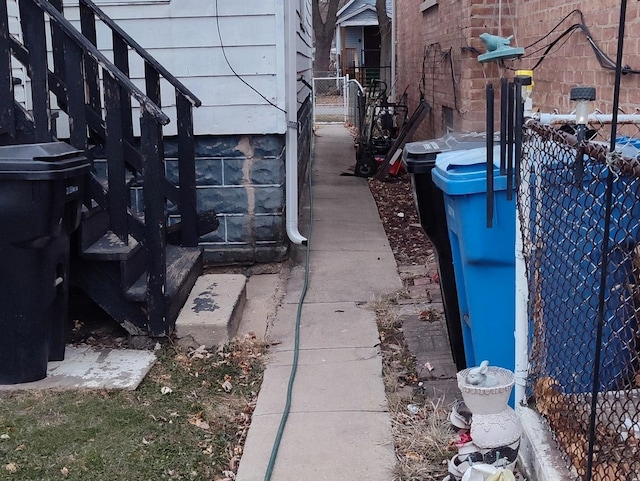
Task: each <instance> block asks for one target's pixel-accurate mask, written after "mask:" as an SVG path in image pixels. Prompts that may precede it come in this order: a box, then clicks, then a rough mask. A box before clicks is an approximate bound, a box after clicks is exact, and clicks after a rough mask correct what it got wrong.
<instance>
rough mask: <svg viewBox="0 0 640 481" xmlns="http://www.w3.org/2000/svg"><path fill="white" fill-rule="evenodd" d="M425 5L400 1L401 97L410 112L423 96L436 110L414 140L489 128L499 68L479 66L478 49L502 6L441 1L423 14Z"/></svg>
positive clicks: (398, 67)
mask: <svg viewBox="0 0 640 481" xmlns="http://www.w3.org/2000/svg"><path fill="white" fill-rule="evenodd" d="M421 3H422V2H416V1H412V0H396V7H395V8H396V12H397V17H396V42H397V43H396V85H397V93H398V96H399V98H400V99H401V100H402V99H404V101H406V103H407V104H408V106H409V111H410V112H412V111H413V110H414V109H415V108H416V106H417V105H418V103H419V102H420V99H421V98H422V99H424V100H426V101H427V102H429V104H430V105H431V106H432V110H431V112H430V113H429V115H427V117H426V118H425V120H424V121H423V122H422V124H421V126H420V128H419V129H418V131H417V132H416V134H415V135H414V139H420V138H422V139H426V138H433V137H438V136H440V135H442V134H444V133H445V132H446V131H447V128H450V129H453V130H466V131H474V130H484V115H485V113H484V112H485V110H486V109H485V107H484V103H483V102H484V88H485V84H486V79H487V78H494V77H497V68H496V67H495V66H494V65H485V66H482V65H481V64H479V63H478V61H477V52H476V51H474V49H477V51H479V52H483V51H484V49H483V48H482V47H481V41H480V39H479V38H478V37H479V35H480V33H482V32H485V31H495V30H494V28H493V25H494V23H495V24H496V25H497V18H495V17H497V13H498V8H497V3H498V2H494V1H492V0H483V1H475V0H439V1H438V2H437V4H436V5H434V6H433V7H431V8H429V9H427V10H425V11H423V12H421V11H420V5H421ZM507 14H508V12H503V16H502V18H503V25H506V24H507V23H508V22H507V21H506V17H507ZM505 34H508V33H507V32H506V28H505ZM403 94H404V97H403Z"/></svg>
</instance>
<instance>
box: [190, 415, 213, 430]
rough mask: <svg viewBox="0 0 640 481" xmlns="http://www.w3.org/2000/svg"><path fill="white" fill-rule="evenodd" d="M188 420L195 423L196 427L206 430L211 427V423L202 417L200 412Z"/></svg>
mask: <svg viewBox="0 0 640 481" xmlns="http://www.w3.org/2000/svg"><path fill="white" fill-rule="evenodd" d="M188 421H189V424H193V425H194V426H195V427H197V428H200V429H204V430H205V431H206V430H207V429H209V428H210V427H211V426H209V423H208V422H207V421H205V420H204V419H202V418H201V417H200V415H199V414H197V415H195V416H192V417H190V418H189V419H188Z"/></svg>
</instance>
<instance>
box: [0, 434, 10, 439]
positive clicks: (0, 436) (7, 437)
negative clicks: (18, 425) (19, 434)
mask: <svg viewBox="0 0 640 481" xmlns="http://www.w3.org/2000/svg"><path fill="white" fill-rule="evenodd" d="M0 439H11V436H9V435H8V434H0Z"/></svg>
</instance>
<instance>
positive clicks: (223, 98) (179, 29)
mask: <svg viewBox="0 0 640 481" xmlns="http://www.w3.org/2000/svg"><path fill="white" fill-rule="evenodd" d="M76 3H77V2H76V1H75V0H68V1H67V2H65V15H66V16H67V17H68V18H69V19H71V20H76V19H77V18H78V12H77V8H75V9H74V8H73V5H74V4H76ZM97 3H98V6H100V7H101V8H103V10H104V11H105V12H106V13H107V15H109V16H110V17H111V18H113V19H114V20H115V21H116V22H117V23H118V24H119V25H120V26H121V27H122V28H123V29H124V30H125V31H126V32H127V33H128V34H129V35H131V37H133V39H134V40H136V41H137V42H138V43H139V44H140V45H142V47H143V48H145V49H146V50H147V51H148V52H149V53H150V54H151V55H153V56H154V57H155V58H156V59H157V60H158V61H159V62H160V63H161V64H162V65H164V66H165V67H166V68H167V69H168V70H169V71H170V72H171V73H172V74H173V75H175V76H176V77H177V78H178V79H179V80H180V81H181V82H182V83H184V84H185V86H186V87H187V88H189V89H190V90H191V91H193V92H194V94H195V95H196V96H198V97H199V98H200V99H201V100H202V106H201V107H200V108H198V109H195V110H194V128H195V134H196V135H212V134H213V135H233V134H236V133H239V132H242V133H245V134H272V133H277V134H282V133H284V132H285V128H286V121H285V114H284V113H283V112H281V111H280V110H278V108H281V109H284V106H285V87H284V35H283V32H284V7H283V2H281V1H278V0H243V1H242V2H236V1H232V0H218V2H215V1H213V0H171V1H168V0H155V1H154V0H150V1H144V2H142V1H140V0H138V1H136V0H123V1H119V2H114V1H113V0H98V2H97ZM216 3H217V5H218V8H219V12H217V11H216ZM216 16H217V17H218V18H216ZM218 25H219V27H220V31H219V32H218ZM221 39H222V42H221ZM98 47H99V48H100V49H101V51H103V52H104V53H106V54H107V55H110V52H111V39H110V34H109V33H108V31H107V29H106V28H101V29H99V30H98ZM225 55H226V57H227V59H228V61H229V64H230V65H231V67H233V70H234V71H235V74H234V72H233V71H232V70H231V68H230V67H229V65H228V64H227V60H225ZM131 61H132V64H131V77H132V80H134V82H135V83H137V84H138V85H139V86H141V87H142V86H143V85H144V82H143V80H142V74H143V71H144V65H143V63H142V62H139V61H136V62H134V56H131ZM236 74H237V75H236ZM238 76H239V77H241V78H242V80H244V81H245V82H247V83H248V84H249V85H251V86H252V87H253V88H254V89H256V90H257V91H258V92H260V94H262V95H263V96H264V97H266V100H265V99H263V98H261V97H260V95H259V94H258V93H256V92H255V91H254V90H252V89H251V88H250V87H249V86H247V85H246V84H245V83H243V81H242V80H241V79H240V78H238ZM162 95H163V98H162V103H163V110H165V111H166V113H167V114H168V115H169V116H170V117H171V118H172V119H173V118H175V95H174V93H173V91H172V90H171V89H163V92H162ZM270 104H274V105H275V106H277V107H278V108H276V107H274V106H273V105H270ZM239 112H241V114H239ZM165 133H166V134H167V135H172V134H175V122H172V123H171V124H169V126H167V128H166V129H165Z"/></svg>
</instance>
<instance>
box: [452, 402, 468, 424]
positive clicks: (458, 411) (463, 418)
mask: <svg viewBox="0 0 640 481" xmlns="http://www.w3.org/2000/svg"><path fill="white" fill-rule="evenodd" d="M471 416H472V414H471V411H469V408H468V407H467V405H466V404H465V403H464V401H457V402H456V403H455V404H454V405H453V407H452V408H451V414H450V415H449V421H451V424H452V425H453V426H454V427H455V428H456V429H463V430H465V429H466V430H469V429H471Z"/></svg>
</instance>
